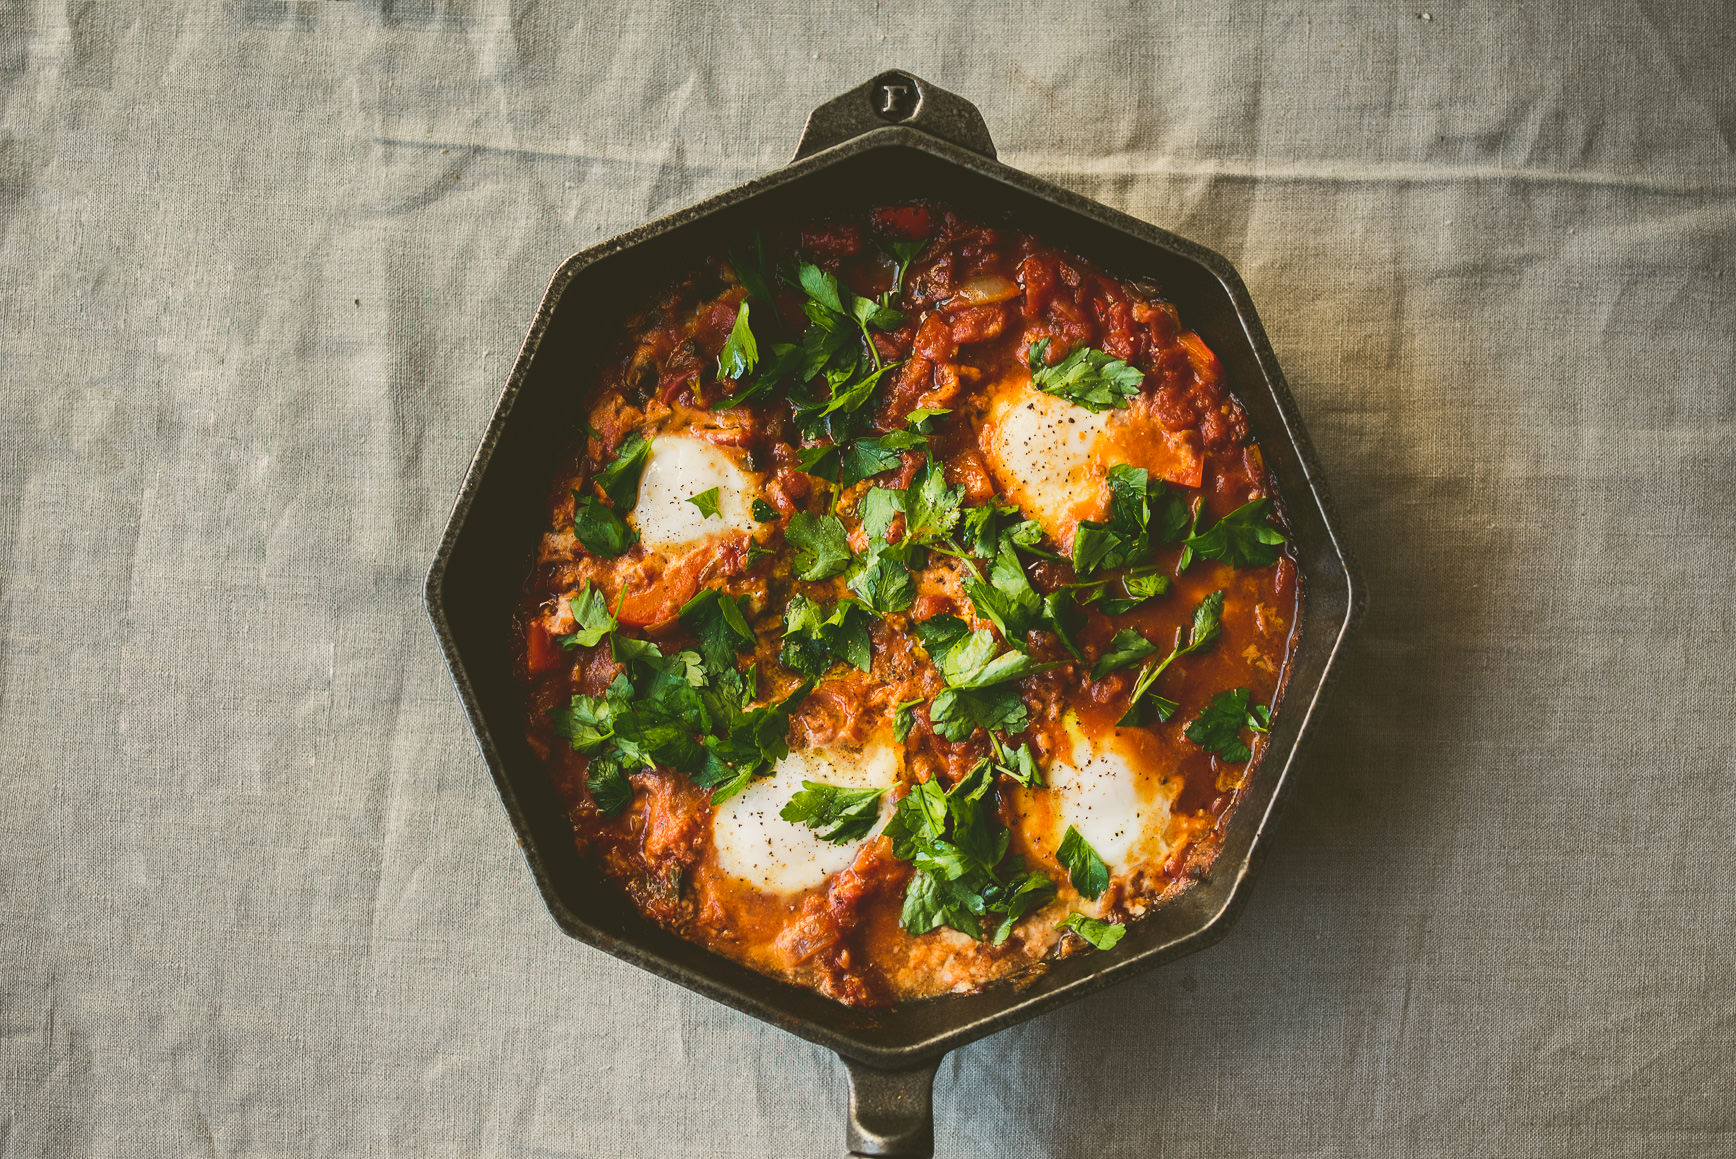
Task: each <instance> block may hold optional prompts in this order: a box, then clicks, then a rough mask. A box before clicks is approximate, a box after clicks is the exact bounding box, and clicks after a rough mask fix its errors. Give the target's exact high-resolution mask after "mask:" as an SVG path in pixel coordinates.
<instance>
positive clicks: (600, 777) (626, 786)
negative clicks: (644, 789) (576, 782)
mask: <svg viewBox="0 0 1736 1159" xmlns="http://www.w3.org/2000/svg"><path fill="white" fill-rule="evenodd" d="M585 788H587V789H589V790H590V792H591V804H593V805H595V806H596V807H597V812H599V813H601V814H603V815H604V816H605V817H618V816H620V814H621V813H622V811H623V810H625V809H626V808H627V806H628V805H630V804H632V803H633V782H632V781H630V780H628V779H627V770H626V769H625V768H623V767H622V765H621V762H620V760H618V759H617V758H615V757H613V756H596V757H592V758H591V763H590V764H588V765H586V766H585Z"/></svg>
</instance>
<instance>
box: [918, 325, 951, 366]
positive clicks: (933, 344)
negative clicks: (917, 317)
mask: <svg viewBox="0 0 1736 1159" xmlns="http://www.w3.org/2000/svg"><path fill="white" fill-rule="evenodd" d="M910 348H911V349H912V350H914V351H916V353H918V354H920V355H922V356H923V357H924V358H926V359H928V360H929V361H930V362H950V361H952V359H953V357H954V356H955V355H956V354H957V353H958V344H957V343H956V342H954V341H953V340H952V327H950V326H948V325H947V324H946V319H945V318H944V317H942V316H941V315H939V314H926V315H924V316H923V319H922V324H921V325H920V326H918V327H917V328H916V341H914V342H913V343H911V347H910Z"/></svg>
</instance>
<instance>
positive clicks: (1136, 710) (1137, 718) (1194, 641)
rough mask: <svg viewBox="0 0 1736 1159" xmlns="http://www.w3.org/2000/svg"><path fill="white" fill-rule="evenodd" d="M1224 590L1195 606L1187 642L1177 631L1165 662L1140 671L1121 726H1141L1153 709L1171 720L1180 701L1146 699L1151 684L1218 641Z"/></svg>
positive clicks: (1157, 714) (1220, 629)
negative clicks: (1174, 642)
mask: <svg viewBox="0 0 1736 1159" xmlns="http://www.w3.org/2000/svg"><path fill="white" fill-rule="evenodd" d="M1223 617H1224V593H1223V592H1221V591H1216V592H1212V593H1211V594H1210V595H1207V596H1206V597H1205V598H1203V599H1201V600H1200V602H1199V604H1198V605H1197V606H1196V607H1195V608H1194V615H1193V626H1192V627H1191V628H1190V629H1189V632H1188V640H1187V643H1186V644H1183V643H1182V642H1181V633H1180V632H1179V631H1178V632H1177V633H1176V644H1175V647H1174V648H1172V649H1170V653H1169V655H1168V656H1165V657H1164V658H1163V659H1162V660H1161V661H1159V662H1157V663H1153V664H1147V665H1146V666H1145V668H1144V669H1143V670H1142V671H1141V672H1140V674H1139V679H1138V680H1137V681H1135V682H1134V685H1133V695H1132V696H1130V697H1129V698H1128V700H1127V711H1126V712H1125V713H1123V714H1122V716H1121V719H1120V720H1119V721H1117V722H1116V723H1118V724H1120V725H1124V726H1126V725H1137V724H1141V723H1144V720H1143V718H1144V716H1145V715H1146V713H1147V712H1148V711H1149V712H1150V714H1151V715H1154V716H1156V717H1157V719H1158V720H1160V721H1163V720H1168V719H1169V718H1170V717H1171V716H1174V715H1175V710H1176V707H1177V705H1176V702H1175V701H1173V700H1170V699H1168V698H1166V697H1162V696H1152V697H1151V699H1150V700H1149V701H1147V700H1146V699H1145V697H1146V694H1147V693H1148V692H1149V691H1150V689H1151V686H1152V685H1153V684H1154V683H1156V682H1157V678H1158V677H1159V676H1161V675H1163V670H1164V669H1165V668H1168V667H1169V666H1170V665H1171V664H1172V663H1174V662H1175V661H1176V660H1178V659H1180V658H1181V657H1183V656H1188V655H1191V654H1193V653H1195V652H1200V651H1203V650H1205V649H1206V648H1209V647H1211V646H1212V645H1213V644H1215V643H1216V642H1217V639H1218V636H1219V635H1220V634H1221V633H1222V631H1223Z"/></svg>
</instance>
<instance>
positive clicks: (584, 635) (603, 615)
mask: <svg viewBox="0 0 1736 1159" xmlns="http://www.w3.org/2000/svg"><path fill="white" fill-rule="evenodd" d="M567 607H568V608H570V609H571V610H572V613H573V622H574V623H576V624H577V625H578V629H577V630H576V631H573V632H570V633H568V634H567V635H565V636H556V637H555V639H556V641H558V642H559V643H560V646H561V647H563V648H595V647H596V646H597V645H598V644H600V643H602V640H603V637H604V636H607V635H608V634H609V633H610V632H613V631H614V630H615V617H614V616H611V615H610V614H609V606H608V605H607V604H606V603H604V602H603V590H602V589H601V588H599V587H597V586H595V585H594V584H591V583H589V582H586V584H585V586H584V587H582V588H580V589H579V594H578V595H577V596H576V597H574V598H573V599H570V600H568V601H567Z"/></svg>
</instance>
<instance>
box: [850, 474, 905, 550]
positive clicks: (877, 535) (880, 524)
mask: <svg viewBox="0 0 1736 1159" xmlns="http://www.w3.org/2000/svg"><path fill="white" fill-rule="evenodd" d="M903 514H904V492H903V491H895V490H892V489H891V488H888V487H870V488H868V490H867V491H865V492H863V494H862V502H861V504H860V505H859V506H858V507H857V509H856V517H857V518H858V519H860V520H861V521H862V531H863V532H864V533H865V534H866V535H867V536H868V537H869V538H871V539H886V538H888V537H889V536H890V535H891V532H892V521H893V520H894V519H895V518H896V517H898V516H900V515H903Z"/></svg>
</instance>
